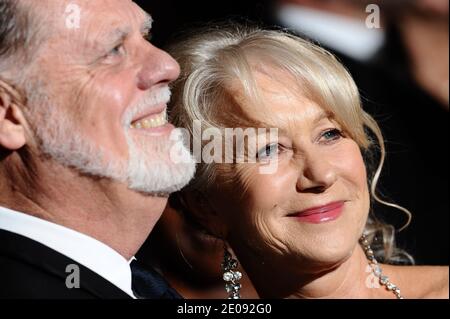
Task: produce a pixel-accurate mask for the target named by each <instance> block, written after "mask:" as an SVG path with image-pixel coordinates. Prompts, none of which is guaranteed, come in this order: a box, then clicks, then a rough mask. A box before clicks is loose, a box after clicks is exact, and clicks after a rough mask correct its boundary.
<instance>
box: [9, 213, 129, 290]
mask: <svg viewBox="0 0 450 319" xmlns="http://www.w3.org/2000/svg"><path fill="white" fill-rule="evenodd" d="M0 229H3V230H6V231H10V232H13V233H16V234H18V235H22V236H24V237H27V238H30V239H32V240H34V241H37V242H39V243H41V244H43V245H45V246H47V247H49V248H51V249H53V250H56V251H57V252H59V253H61V254H63V255H64V256H66V257H69V258H71V259H73V260H74V261H76V262H78V263H80V264H81V265H83V266H85V267H87V268H89V269H90V270H92V271H93V272H95V273H97V274H98V275H100V276H101V277H103V278H105V279H106V280H108V281H109V282H111V283H112V284H114V285H115V286H117V287H118V288H120V289H121V290H123V291H124V292H126V293H127V294H129V295H130V296H131V297H133V298H135V296H134V295H133V292H132V289H131V269H130V264H129V263H130V262H131V261H132V260H133V259H131V260H130V261H127V260H126V259H125V258H124V257H123V256H122V255H120V254H119V253H118V252H116V251H115V250H114V249H112V248H111V247H109V246H107V245H105V244H104V243H102V242H100V241H98V240H96V239H94V238H92V237H89V236H87V235H85V234H82V233H79V232H77V231H74V230H72V229H69V228H66V227H63V226H61V225H57V224H54V223H51V222H48V221H46V220H43V219H40V218H36V217H33V216H30V215H27V214H23V213H20V212H17V211H13V210H11V209H7V208H4V207H1V206H0Z"/></svg>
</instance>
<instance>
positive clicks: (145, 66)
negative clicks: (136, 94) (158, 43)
mask: <svg viewBox="0 0 450 319" xmlns="http://www.w3.org/2000/svg"><path fill="white" fill-rule="evenodd" d="M150 46H151V47H150V48H149V50H148V53H147V54H145V55H144V56H143V62H142V68H141V70H140V71H139V74H138V87H139V89H140V90H144V91H145V90H149V89H150V88H152V87H153V86H155V85H159V84H168V83H170V82H172V81H174V80H176V79H177V78H178V76H179V75H180V66H179V65H178V63H177V62H176V61H175V60H174V59H173V58H172V57H171V56H170V55H169V54H168V53H167V52H165V51H163V50H161V49H158V48H156V47H154V46H152V45H150Z"/></svg>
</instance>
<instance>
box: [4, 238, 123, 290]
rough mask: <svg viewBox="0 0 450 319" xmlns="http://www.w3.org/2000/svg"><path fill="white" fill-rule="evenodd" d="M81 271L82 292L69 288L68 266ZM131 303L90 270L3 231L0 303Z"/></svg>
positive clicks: (111, 285)
mask: <svg viewBox="0 0 450 319" xmlns="http://www.w3.org/2000/svg"><path fill="white" fill-rule="evenodd" d="M70 264H75V265H78V266H79V269H80V288H73V289H69V288H67V287H66V278H67V276H68V275H70V273H66V267H67V265H70ZM2 298H3V299H5V298H7V299H22V298H23V299H131V297H130V296H129V295H128V294H127V293H125V292H124V291H122V290H121V289H119V288H118V287H116V286H115V285H113V284H112V283H110V282H109V281H107V280H106V279H104V278H103V277H101V276H99V275H97V274H96V273H94V272H93V271H91V270H90V269H88V268H86V267H84V266H82V265H80V264H78V263H77V262H76V261H74V260H72V259H70V258H68V257H66V256H64V255H62V254H60V253H59V252H57V251H55V250H53V249H51V248H48V247H47V246H44V245H42V244H40V243H38V242H36V241H34V240H31V239H29V238H27V237H24V236H21V235H17V234H15V233H11V232H8V231H4V230H0V299H2Z"/></svg>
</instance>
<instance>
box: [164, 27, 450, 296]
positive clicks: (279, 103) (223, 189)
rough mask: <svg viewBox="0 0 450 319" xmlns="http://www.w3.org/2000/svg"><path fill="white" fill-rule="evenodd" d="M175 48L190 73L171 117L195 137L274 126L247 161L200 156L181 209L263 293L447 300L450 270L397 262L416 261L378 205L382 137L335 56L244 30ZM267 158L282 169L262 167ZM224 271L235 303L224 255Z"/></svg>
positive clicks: (248, 145)
mask: <svg viewBox="0 0 450 319" xmlns="http://www.w3.org/2000/svg"><path fill="white" fill-rule="evenodd" d="M169 51H170V52H171V54H172V55H173V56H174V57H175V58H176V59H177V60H178V62H179V63H180V65H181V68H182V70H183V71H182V75H181V77H180V79H179V80H178V82H176V83H175V85H174V97H173V102H172V103H173V105H172V107H173V111H172V117H173V120H174V123H176V125H178V126H180V127H184V128H186V129H187V130H188V131H189V133H190V135H191V138H195V135H196V134H197V133H198V132H196V130H197V129H196V128H195V125H196V123H197V125H198V123H201V129H202V130H203V131H204V130H206V129H208V128H214V130H215V132H217V131H219V132H222V133H224V132H225V129H226V128H243V129H248V128H260V129H261V128H267V129H271V128H276V129H278V134H277V136H275V137H274V136H273V135H272V134H268V133H265V132H268V131H264V130H259V131H258V130H256V132H257V134H256V135H254V136H249V137H247V138H246V139H245V141H244V142H242V141H241V144H242V143H243V144H244V149H245V152H244V153H245V159H246V160H244V161H237V160H236V159H237V158H236V156H235V155H234V157H233V158H232V159H233V160H232V161H230V158H227V157H226V156H225V155H221V154H222V152H220V151H218V150H217V149H216V150H215V151H214V152H216V154H215V155H219V157H221V158H220V159H221V160H217V157H215V159H216V160H214V161H213V162H211V163H206V162H205V161H204V159H203V158H200V159H201V161H200V163H199V165H198V172H197V175H196V177H195V179H194V181H193V182H192V183H191V184H190V185H189V186H188V187H187V188H185V189H184V190H183V191H182V192H181V193H180V194H178V196H179V198H180V199H181V200H180V202H182V203H183V206H184V209H183V210H184V211H185V212H187V213H189V214H192V216H193V217H194V218H195V219H196V220H197V222H198V223H200V224H201V225H202V226H203V227H204V228H205V229H206V230H207V231H208V232H209V233H210V234H212V235H214V236H216V237H217V238H220V239H221V240H223V241H224V242H226V243H228V245H230V246H231V248H232V249H233V251H234V252H235V254H236V256H237V257H238V259H239V261H240V263H241V264H242V266H243V268H244V269H245V270H246V272H247V274H248V276H249V277H250V279H251V281H252V283H253V284H254V286H255V288H256V290H257V292H258V294H259V296H260V297H262V298H399V299H400V298H448V267H425V266H422V267H418V266H398V265H392V263H398V262H400V261H402V260H408V259H409V256H408V255H407V254H406V253H403V252H402V251H400V250H398V249H396V248H395V244H394V240H393V230H392V226H388V225H385V224H382V223H380V222H378V221H377V219H376V217H375V216H376V212H370V206H371V205H370V203H371V200H379V201H381V199H379V198H378V197H377V195H376V193H375V187H376V183H377V179H378V176H379V174H380V171H381V168H382V165H383V160H384V156H385V154H384V146H383V139H382V135H381V132H380V130H379V128H378V126H377V124H376V122H375V121H374V120H373V119H372V118H371V117H370V116H369V115H368V114H367V113H365V112H364V111H363V110H362V108H361V104H360V97H359V94H358V90H357V88H356V86H355V83H354V81H353V80H352V78H351V77H350V75H349V74H348V72H347V71H346V70H345V68H344V67H343V66H342V65H341V64H340V63H339V62H338V61H337V60H336V59H335V58H334V57H333V56H332V55H331V54H329V53H328V52H326V51H325V50H323V49H321V48H320V47H317V46H315V45H313V44H311V43H309V42H307V41H304V40H302V39H300V38H297V37H295V36H292V35H289V34H286V33H284V32H280V31H267V30H259V29H251V30H248V29H246V28H241V27H234V28H229V29H220V30H211V31H208V32H201V33H198V35H196V36H194V37H191V38H190V39H188V40H185V41H182V42H180V43H178V44H177V45H176V46H175V47H173V48H172V49H171V50H169ZM196 121H197V122H196ZM198 121H200V122H198ZM197 131H198V130H197ZM262 135H263V136H262ZM221 136H223V140H222V142H224V143H225V144H224V145H229V143H230V141H229V140H228V141H227V140H226V139H227V137H226V134H225V133H224V134H223V135H221ZM261 137H264V138H261ZM197 138H198V136H197ZM261 140H262V141H264V143H262V144H261V143H260V141H261ZM232 141H235V142H236V143H235V144H232V145H234V149H235V150H236V149H237V148H238V144H239V143H240V142H238V141H237V140H236V138H234V139H233V140H232ZM209 142H210V141H209V140H208V139H204V138H202V143H203V144H202V145H203V146H205V145H206V144H207V143H209ZM194 143H195V141H194ZM227 143H228V144H227ZM254 145H256V146H254ZM252 151H253V152H252ZM202 154H203V155H204V154H205V153H204V152H203V153H202ZM251 154H256V156H255V160H254V161H252V160H251V158H250V157H251V156H250V155H251ZM377 154H378V155H377ZM197 155H198V154H197ZM375 161H377V162H378V163H375V165H374V167H372V165H371V164H370V163H373V162H375ZM269 165H272V166H273V167H275V168H276V169H274V170H272V171H271V172H270V173H263V170H262V169H263V168H264V167H267V166H269ZM386 204H388V203H386ZM388 205H390V204H388ZM391 206H392V207H393V213H395V210H398V211H403V212H404V213H406V214H407V215H408V216H409V212H408V211H407V210H406V209H404V208H402V207H398V206H396V205H391ZM369 212H370V213H371V215H370V217H369ZM430 231H432V230H431V229H430ZM381 262H383V264H382V263H381ZM390 263H391V264H390ZM223 266H225V267H224V280H226V281H227V291H228V292H229V293H230V298H239V283H238V279H239V277H240V276H239V273H236V271H235V270H234V266H235V265H234V260H233V258H232V257H231V256H229V255H228V254H227V253H226V251H225V260H224V265H223Z"/></svg>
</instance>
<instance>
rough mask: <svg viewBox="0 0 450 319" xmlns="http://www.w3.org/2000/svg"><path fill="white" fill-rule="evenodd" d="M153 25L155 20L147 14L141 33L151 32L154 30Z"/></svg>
mask: <svg viewBox="0 0 450 319" xmlns="http://www.w3.org/2000/svg"><path fill="white" fill-rule="evenodd" d="M152 25H153V18H152V16H151V15H149V14H148V13H146V14H145V20H144V22H143V23H142V26H141V33H142V34H147V33H149V32H150V30H151V29H152Z"/></svg>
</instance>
